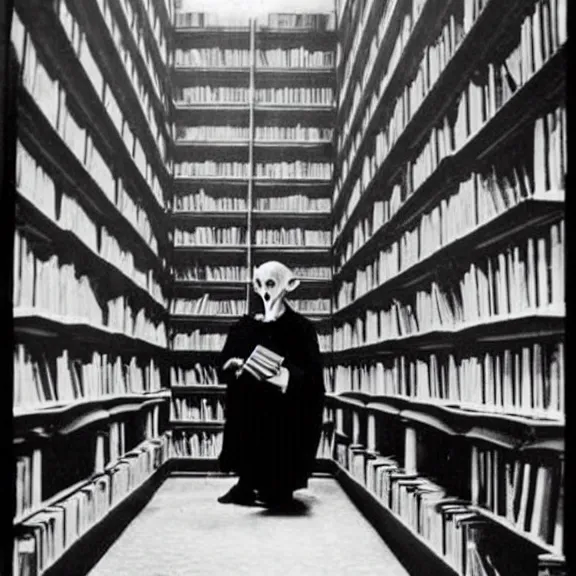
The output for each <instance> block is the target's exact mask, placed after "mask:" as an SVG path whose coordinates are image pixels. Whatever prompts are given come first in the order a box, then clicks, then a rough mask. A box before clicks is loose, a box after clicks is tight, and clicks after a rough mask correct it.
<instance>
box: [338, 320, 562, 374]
mask: <svg viewBox="0 0 576 576" xmlns="http://www.w3.org/2000/svg"><path fill="white" fill-rule="evenodd" d="M564 323H565V315H564V311H563V310H558V311H550V312H548V313H547V312H530V311H527V312H526V313H525V315H524V316H517V317H505V318H500V317H494V318H492V319H490V320H487V321H484V322H479V323H477V324H471V325H465V326H463V327H462V328H458V329H454V330H452V329H450V330H433V331H429V332H421V333H418V334H414V335H407V336H403V337H399V338H394V339H390V340H384V341H382V342H377V343H375V344H368V345H365V346H359V347H357V348H348V349H346V350H343V351H334V352H333V353H332V356H333V358H332V359H333V362H334V363H341V362H346V361H350V360H354V361H357V360H360V359H361V358H362V359H363V358H373V357H376V356H382V355H387V354H398V352H400V351H402V352H404V351H405V350H407V349H409V348H411V349H419V350H441V349H453V348H456V347H457V346H461V345H463V344H464V343H475V342H500V341H502V342H503V341H511V340H519V339H534V338H544V337H549V336H559V335H563V334H564Z"/></svg>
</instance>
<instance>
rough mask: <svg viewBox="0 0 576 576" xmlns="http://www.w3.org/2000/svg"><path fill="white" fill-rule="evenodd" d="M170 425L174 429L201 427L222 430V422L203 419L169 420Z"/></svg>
mask: <svg viewBox="0 0 576 576" xmlns="http://www.w3.org/2000/svg"><path fill="white" fill-rule="evenodd" d="M170 426H172V428H173V429H174V430H188V429H198V428H200V429H202V430H223V429H224V422H219V421H211V420H203V421H193V420H190V421H186V420H171V421H170Z"/></svg>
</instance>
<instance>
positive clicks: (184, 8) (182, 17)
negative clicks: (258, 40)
mask: <svg viewBox="0 0 576 576" xmlns="http://www.w3.org/2000/svg"><path fill="white" fill-rule="evenodd" d="M189 4H190V3H189V2H187V1H186V0H176V5H175V10H176V11H175V13H174V26H175V27H176V28H248V25H249V20H248V18H247V17H246V15H245V14H242V15H238V14H236V13H218V14H217V13H210V12H197V11H194V8H195V6H190V5H189ZM196 8H197V6H196Z"/></svg>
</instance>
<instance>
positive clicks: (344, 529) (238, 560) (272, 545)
mask: <svg viewBox="0 0 576 576" xmlns="http://www.w3.org/2000/svg"><path fill="white" fill-rule="evenodd" d="M233 483H234V480H233V479H231V478H210V477H207V478H190V477H188V478H186V477H173V478H168V479H167V480H166V482H165V483H164V484H163V485H162V486H161V487H160V489H159V490H158V492H156V494H155V495H154V497H153V498H152V500H151V501H150V502H149V503H148V505H147V506H146V507H145V508H144V509H143V510H142V512H141V513H140V514H139V515H138V517H137V518H135V519H134V521H133V522H132V523H131V524H130V525H129V526H128V528H127V529H126V530H125V531H124V532H123V533H122V534H121V535H120V538H119V539H118V540H117V541H116V542H115V543H114V545H113V546H112V547H111V548H110V549H109V550H108V552H107V553H106V555H105V556H104V557H103V558H102V559H101V560H100V562H99V563H98V564H97V565H96V566H95V567H94V568H93V570H92V571H91V572H90V574H89V576H196V575H197V576H212V575H214V576H216V575H219V576H220V575H224V576H227V575H229V576H233V575H234V576H236V575H247V576H323V575H330V576H407V575H408V572H406V570H405V569H404V568H403V567H402V565H401V564H400V563H399V561H398V560H397V559H396V557H395V556H394V555H393V554H392V552H391V551H390V550H389V549H388V547H387V546H386V545H385V544H384V543H383V542H382V539H381V538H380V536H379V535H378V533H377V532H376V531H375V530H374V529H373V528H372V526H371V525H370V524H369V523H368V521H367V520H365V519H364V517H363V516H362V515H361V514H360V512H358V510H357V509H356V507H355V506H354V504H352V502H351V501H350V500H349V499H348V497H347V496H346V494H345V493H344V492H343V490H342V489H341V488H340V486H339V485H338V483H337V482H336V481H335V480H332V479H330V478H313V479H312V480H311V482H310V486H309V488H308V489H307V490H301V491H299V492H296V498H297V500H298V501H299V502H300V506H299V508H301V509H300V510H299V511H297V512H294V513H292V514H291V515H287V514H284V515H273V514H271V513H270V512H269V511H267V510H265V509H263V508H260V507H245V506H234V505H230V504H228V505H222V504H218V503H217V502H216V498H217V497H218V496H219V495H220V494H222V493H224V492H225V491H226V490H228V488H229V487H230V486H231V485H232V484H233Z"/></svg>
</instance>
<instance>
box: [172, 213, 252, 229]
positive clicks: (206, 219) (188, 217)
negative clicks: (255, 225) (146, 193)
mask: <svg viewBox="0 0 576 576" xmlns="http://www.w3.org/2000/svg"><path fill="white" fill-rule="evenodd" d="M171 216H172V220H173V222H174V223H177V222H180V223H182V222H188V223H192V222H193V223H195V224H205V225H209V226H216V225H218V224H242V223H246V220H247V218H248V211H247V210H218V211H209V210H197V211H196V212H184V211H176V212H172V215H171Z"/></svg>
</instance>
